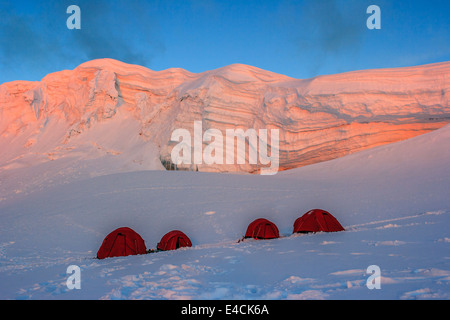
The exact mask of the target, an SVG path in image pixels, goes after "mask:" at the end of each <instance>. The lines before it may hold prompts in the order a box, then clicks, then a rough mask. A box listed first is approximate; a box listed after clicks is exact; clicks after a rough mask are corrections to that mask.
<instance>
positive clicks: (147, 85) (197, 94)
mask: <svg viewBox="0 0 450 320" xmlns="http://www.w3.org/2000/svg"><path fill="white" fill-rule="evenodd" d="M449 74H450V62H445V63H437V64H430V65H424V66H417V67H407V68H398V69H379V70H367V71H355V72H348V73H343V74H337V75H328V76H318V77H315V78H312V79H305V80H300V79H293V78H290V77H287V76H284V75H279V74H276V73H273V72H269V71H265V70H261V69H258V68H256V67H252V66H247V65H242V64H233V65H229V66H226V67H223V68H219V69H216V70H211V71H206V72H203V73H191V72H188V71H186V70H183V69H177V68H172V69H167V70H163V71H152V70H150V69H147V68H145V67H141V66H137V65H130V64H125V63H122V62H119V61H116V60H111V59H100V60H92V61H89V62H86V63H83V64H81V65H80V66H78V67H77V68H75V69H74V70H65V71H60V72H56V73H52V74H49V75H47V76H46V77H44V78H43V79H42V80H41V81H38V82H29V81H13V82H9V83H4V84H2V85H0V147H1V148H2V153H1V155H0V170H1V169H7V168H14V167H17V166H20V165H32V164H34V163H35V160H33V159H34V158H33V157H37V158H38V159H40V160H39V161H49V160H55V159H58V158H60V157H74V158H77V159H92V158H96V157H102V156H108V157H118V156H122V159H123V161H125V162H126V161H128V162H130V163H131V162H132V163H134V164H136V163H138V164H140V165H142V168H143V169H159V168H162V166H159V167H158V166H157V165H155V162H154V161H150V162H148V161H147V162H146V152H144V151H143V149H145V148H147V146H148V148H149V149H150V148H156V149H157V150H158V153H159V158H160V159H161V160H162V161H163V162H166V163H167V162H169V163H170V161H171V150H172V148H173V147H174V146H175V145H176V144H177V143H178V142H175V141H171V135H172V132H173V131H174V130H175V129H187V130H189V131H190V132H191V134H192V135H193V127H194V122H195V121H201V123H202V128H203V132H204V131H205V130H207V129H217V130H219V131H220V132H222V133H223V135H224V136H225V132H226V130H227V129H238V128H241V129H243V130H247V129H249V128H251V129H255V130H256V131H257V132H258V130H260V129H267V130H270V129H278V130H279V157H280V158H279V166H280V168H279V169H280V170H285V169H290V168H295V167H300V166H304V165H308V164H312V163H317V162H321V161H326V160H330V159H333V158H337V157H341V156H343V155H346V154H350V153H353V152H356V151H359V150H363V149H367V148H371V147H374V146H378V145H382V144H387V143H391V142H395V141H399V140H404V139H408V138H411V137H413V136H417V135H420V134H423V133H426V132H429V131H431V130H435V129H438V128H440V127H442V126H444V125H445V124H447V123H449V122H450V108H449V104H448V101H449V98H450V79H449V77H448V75H449ZM124 124H126V125H124ZM248 141H249V140H247V141H246V142H247V143H248ZM268 142H269V143H270V140H269V139H268ZM203 143H204V146H206V145H208V143H209V142H203ZM150 145H151V147H150ZM192 146H193V144H192ZM252 147H254V148H257V146H252ZM248 150H249V149H248V147H247V148H246V152H247V157H246V159H248ZM224 156H225V155H224ZM26 159H28V160H26ZM224 163H225V162H224ZM261 166H263V165H261V164H257V165H253V164H249V162H248V161H246V162H245V163H244V164H237V163H236V162H235V164H210V165H207V164H204V163H201V164H196V165H195V167H194V166H192V165H184V166H183V165H180V166H178V168H187V169H191V170H199V171H217V172H252V173H255V172H259V170H260V168H261Z"/></svg>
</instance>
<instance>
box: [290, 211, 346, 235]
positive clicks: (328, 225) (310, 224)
mask: <svg viewBox="0 0 450 320" xmlns="http://www.w3.org/2000/svg"><path fill="white" fill-rule="evenodd" d="M344 230H345V229H344V228H343V227H342V226H341V224H340V223H339V222H338V221H337V219H336V218H335V217H333V215H332V214H331V213H329V212H327V211H325V210H321V209H313V210H310V211H308V212H307V213H305V214H304V215H303V216H301V217H300V218H298V219H297V220H295V222H294V231H293V233H298V232H319V231H323V232H336V231H344Z"/></svg>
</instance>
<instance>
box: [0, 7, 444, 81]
mask: <svg viewBox="0 0 450 320" xmlns="http://www.w3.org/2000/svg"><path fill="white" fill-rule="evenodd" d="M71 4H75V5H78V6H79V7H80V9H81V30H69V29H68V28H67V27H66V20H67V18H68V17H69V16H70V15H69V14H67V13H66V9H67V7H68V6H69V5H71ZM371 4H375V5H378V6H379V7H380V8H381V30H369V29H368V28H367V27H366V20H367V18H368V17H369V14H367V13H366V9H367V7H368V6H369V5H371ZM449 16H450V2H449V1H447V0H427V1H425V0H410V1H408V0H395V1H386V0H370V1H366V0H299V1H294V0H290V1H288V0H271V1H266V0H258V1H256V0H247V1H237V0H220V1H219V0H190V1H189V0H159V1H150V0H148V1H144V0H142V1H141V0H128V1H125V0H120V1H113V0H109V1H108V0H90V1H88V0H78V1H77V0H47V1H39V0H33V1H31V0H28V1H26V0H16V1H12V0H9V1H4V0H0V17H1V18H0V83H3V82H6V81H12V80H40V79H41V78H42V77H43V76H45V75H46V74H48V73H50V72H55V71H59V70H63V69H73V68H75V67H76V66H77V65H79V64H81V63H83V62H85V61H87V60H91V59H96V58H114V59H118V60H121V61H124V62H128V63H134V64H139V65H143V66H146V67H148V68H150V69H153V70H163V69H167V68H170V67H179V68H184V69H187V70H189V71H191V72H203V71H206V70H211V69H216V68H220V67H223V66H225V65H229V64H232V63H244V64H249V65H253V66H256V67H259V68H262V69H266V70H270V71H273V72H277V73H281V74H285V75H288V76H291V77H295V78H310V77H313V76H316V75H321V74H334V73H339V72H345V71H352V70H361V69H373V68H387V67H402V66H412V65H420V64H427V63H434V62H442V61H450V19H449Z"/></svg>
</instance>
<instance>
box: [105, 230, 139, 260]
mask: <svg viewBox="0 0 450 320" xmlns="http://www.w3.org/2000/svg"><path fill="white" fill-rule="evenodd" d="M145 253H147V249H146V247H145V242H144V240H143V239H142V238H141V236H140V235H139V234H138V233H136V232H135V231H134V230H132V229H130V228H128V227H121V228H118V229H116V230H114V231H112V232H111V233H110V234H108V235H107V236H106V238H105V239H104V240H103V243H102V245H101V246H100V249H99V250H98V252H97V258H98V259H104V258H109V257H120V256H129V255H137V254H145Z"/></svg>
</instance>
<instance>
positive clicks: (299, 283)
mask: <svg viewBox="0 0 450 320" xmlns="http://www.w3.org/2000/svg"><path fill="white" fill-rule="evenodd" d="M60 161H70V159H65V158H62V159H60ZM449 163H450V126H446V127H444V128H441V129H438V130H436V131H433V132H431V133H427V134H424V135H420V136H418V137H414V138H411V139H408V140H405V141H401V142H397V143H393V144H389V145H384V146H379V147H375V148H372V149H369V150H364V151H361V152H357V153H354V154H352V155H348V156H344V157H341V158H339V159H334V160H331V161H326V162H322V163H317V164H314V165H310V166H305V167H302V168H297V169H292V170H287V171H284V172H281V173H279V174H277V175H275V176H260V175H235V174H219V173H204V172H181V171H178V172H173V171H139V172H123V173H119V174H106V175H103V176H99V177H84V178H83V179H79V180H78V181H75V182H70V183H66V184H64V185H61V182H60V181H59V182H58V179H62V178H64V177H63V176H59V177H54V180H53V181H52V182H49V181H45V179H44V178H45V177H43V176H40V177H41V179H42V180H41V181H38V182H37V184H39V185H41V184H42V186H41V187H40V188H39V190H38V189H35V190H33V192H31V193H29V194H24V193H19V194H17V195H16V197H15V198H8V199H6V200H4V201H2V202H0V283H1V286H0V298H1V299H214V300H219V299H251V300H253V299H258V300H259V299H276V300H278V299H293V300H299V299H443V300H448V299H449V298H450V290H449V281H450V257H449V252H450V251H449V243H450V235H449V231H448V224H449V222H450V198H449V196H448V190H450V166H449ZM24 170H25V168H21V169H17V170H16V171H14V172H15V176H14V178H15V179H14V180H18V181H20V182H21V183H23V184H26V183H27V181H29V180H30V179H31V180H33V179H37V178H36V177H35V176H33V174H29V173H27V172H26V171H24ZM45 170H47V172H51V171H52V170H58V168H55V167H47V166H46V164H42V165H40V166H38V167H35V168H34V172H36V171H45ZM24 173H27V174H24ZM0 181H1V182H2V183H4V184H8V183H9V182H11V181H12V180H10V181H9V182H5V181H4V180H0ZM312 208H322V209H325V210H328V211H330V212H331V213H332V214H333V215H334V216H335V217H336V218H337V219H338V220H339V221H340V223H341V224H342V225H343V226H344V228H345V229H346V231H343V232H337V233H317V234H309V235H292V225H293V223H294V221H295V219H296V218H298V217H299V216H301V215H302V214H304V213H305V212H307V211H308V210H310V209H312ZM261 217H263V218H267V219H269V220H271V221H273V222H274V223H275V224H276V225H277V226H278V228H279V230H280V234H281V235H282V238H280V239H273V240H260V241H257V240H249V241H243V242H240V243H237V241H236V240H237V239H239V238H240V237H242V236H243V234H244V233H245V230H246V227H247V225H248V224H249V223H250V222H251V221H253V220H254V219H256V218H261ZM122 226H127V227H131V228H133V229H134V230H135V231H137V232H138V233H139V234H140V235H141V236H142V237H143V239H144V240H145V243H146V245H147V247H148V248H155V246H156V244H157V242H158V241H159V240H160V239H161V237H162V235H163V234H165V233H166V232H168V231H169V230H173V229H179V230H182V231H183V232H185V233H186V234H187V235H188V236H189V237H190V239H191V240H192V243H193V247H191V248H183V249H179V250H176V251H168V252H159V253H151V254H145V255H138V256H128V257H118V258H108V259H104V260H98V259H93V258H94V257H95V254H96V252H97V250H98V248H99V247H100V245H101V243H102V241H103V239H104V237H105V236H106V235H107V234H108V233H109V232H111V231H112V230H114V229H116V228H118V227H122ZM71 265H76V266H78V267H79V268H80V270H81V271H80V272H81V288H80V289H70V288H69V287H68V286H67V280H68V279H69V275H70V273H67V268H68V267H69V266H71ZM371 265H377V266H379V268H380V270H381V279H380V281H381V282H380V283H381V287H380V289H373V290H370V289H369V288H368V287H367V286H366V283H367V282H366V281H367V280H368V278H369V276H370V275H371V274H370V273H368V272H367V268H368V267H369V266H371ZM187 303H188V302H186V304H187ZM171 311H173V312H174V314H175V313H176V312H181V310H171ZM269 311H271V312H272V311H273V310H269Z"/></svg>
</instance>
